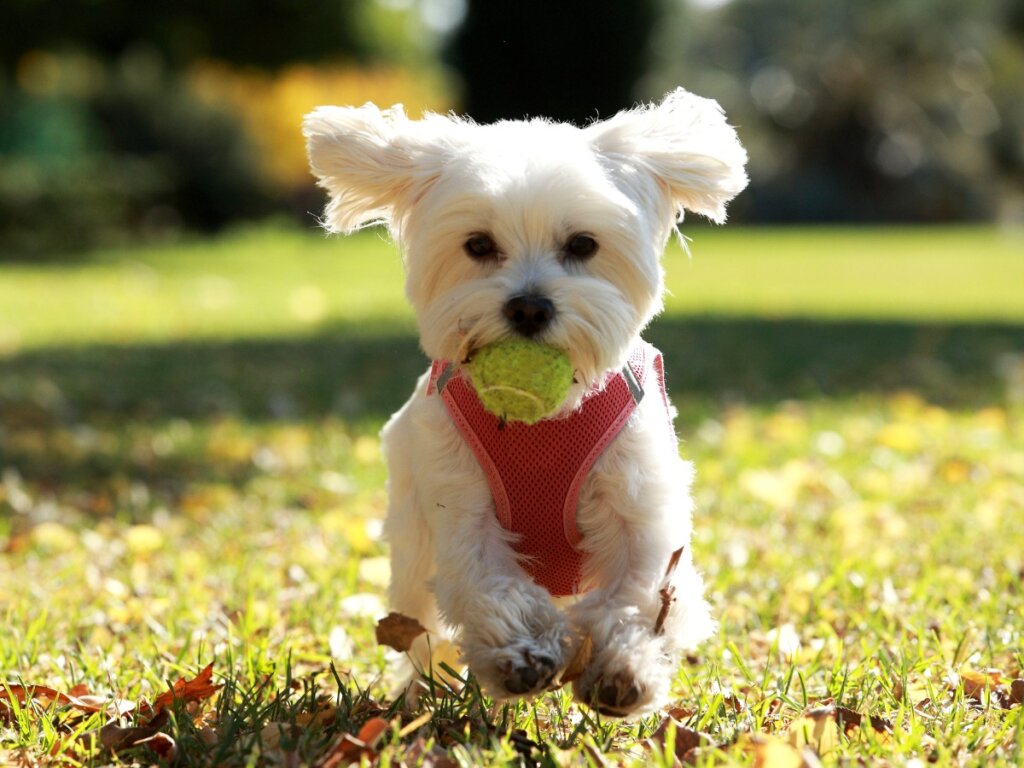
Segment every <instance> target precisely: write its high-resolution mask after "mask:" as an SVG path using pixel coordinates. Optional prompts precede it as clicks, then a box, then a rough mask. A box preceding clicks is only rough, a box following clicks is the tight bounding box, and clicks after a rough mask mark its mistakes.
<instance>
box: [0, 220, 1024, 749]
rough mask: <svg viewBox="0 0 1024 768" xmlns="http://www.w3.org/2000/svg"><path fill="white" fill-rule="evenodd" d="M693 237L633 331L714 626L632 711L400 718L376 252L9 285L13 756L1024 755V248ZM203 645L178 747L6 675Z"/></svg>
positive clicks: (146, 676) (4, 570)
mask: <svg viewBox="0 0 1024 768" xmlns="http://www.w3.org/2000/svg"><path fill="white" fill-rule="evenodd" d="M694 241H695V242H694V244H693V251H694V256H693V258H692V260H687V259H686V257H685V256H684V255H683V254H682V253H681V252H680V251H678V250H675V249H673V250H671V251H670V253H669V255H668V258H667V264H666V267H667V270H668V275H669V284H670V287H671V289H672V291H673V296H672V297H671V298H670V300H669V302H668V311H667V312H666V314H665V315H664V316H663V317H662V318H661V319H660V320H659V321H658V322H657V323H656V324H655V326H654V327H652V329H651V331H650V334H649V335H650V337H651V339H652V340H653V341H655V342H656V343H657V344H658V345H659V346H660V347H661V348H662V349H663V350H664V351H665V352H666V358H667V363H668V366H669V368H668V378H669V383H670V387H671V389H672V390H673V397H674V399H675V401H676V403H677V405H678V406H679V408H680V418H679V420H678V422H677V427H678V430H679V433H680V435H681V437H682V440H683V443H682V450H683V452H684V453H685V455H686V456H687V457H689V458H691V459H693V460H694V461H695V462H696V464H697V467H698V484H697V487H696V497H697V509H698V512H697V518H696V521H695V528H696V539H695V542H694V551H695V559H696V560H697V562H698V563H699V564H700V565H701V566H702V568H703V569H704V571H705V573H706V576H707V580H708V583H709V592H710V598H711V600H712V603H713V605H714V608H715V613H716V615H717V617H718V619H719V621H720V630H719V633H718V634H717V636H716V637H715V638H713V639H712V640H711V641H710V642H708V643H707V644H705V645H704V646H703V647H702V648H700V649H699V651H698V652H697V654H696V655H695V656H693V657H692V658H690V659H688V660H687V661H686V663H685V664H684V665H683V667H682V668H681V669H680V671H679V674H678V677H677V679H676V681H675V687H674V694H675V697H676V699H677V700H676V702H675V708H674V709H673V710H672V711H671V712H664V713H659V714H657V715H654V716H651V717H648V718H646V719H644V720H642V721H640V722H638V723H632V724H622V723H615V722H610V721H605V720H602V719H601V718H598V717H596V716H595V715H593V714H592V713H590V712H588V711H587V710H585V709H580V708H578V707H575V706H574V705H572V704H571V702H570V701H569V698H568V696H567V694H566V693H565V692H557V693H553V694H549V695H547V696H545V697H542V698H541V699H539V700H537V701H536V702H533V703H531V704H519V705H515V706H504V707H500V706H499V707H494V706H492V705H491V704H490V702H488V701H486V700H484V699H483V698H482V697H481V696H480V695H479V693H478V692H477V691H476V690H475V689H474V688H473V686H472V684H470V685H469V686H468V687H467V688H466V689H465V690H464V691H463V692H460V693H454V692H451V693H449V695H447V696H441V697H440V698H439V699H438V700H437V701H435V702H433V703H432V705H431V706H430V707H429V708H428V710H427V711H426V717H425V718H424V717H420V718H418V719H417V714H418V713H414V714H413V715H402V714H400V713H399V712H398V711H397V710H395V709H394V707H393V706H392V703H391V702H389V701H387V700H386V698H385V694H384V686H383V681H382V674H383V670H384V661H385V655H384V653H383V651H382V650H381V649H380V648H379V647H378V646H377V645H376V643H375V642H374V639H373V626H374V622H375V620H376V619H377V618H378V617H379V615H381V613H382V612H383V611H384V606H383V603H382V595H383V588H384V585H385V583H386V579H387V567H386V560H384V559H383V558H384V555H385V549H384V547H383V545H382V543H381V541H380V536H379V531H380V519H381V515H382V514H383V509H384V504H385V499H384V496H383V481H384V471H383V467H382V466H381V463H380V459H379V456H378V450H377V449H378V445H377V439H376V431H377V429H378V428H379V426H380V424H381V423H382V421H383V419H384V418H386V416H387V414H388V413H389V412H390V411H391V410H392V409H393V408H395V407H396V406H397V405H398V404H399V403H400V402H401V401H402V399H403V398H404V396H405V394H406V393H407V391H408V389H409V387H410V386H411V383H412V380H413V377H414V376H415V375H416V373H417V372H418V371H419V370H420V369H421V368H422V366H423V363H424V361H423V359H422V357H421V356H420V355H419V353H418V352H417V350H416V342H415V337H414V335H413V331H412V321H411V318H410V315H409V313H408V311H407V310H406V308H405V305H404V303H403V300H402V296H401V294H402V289H401V268H400V263H399V261H398V258H397V256H395V255H394V254H393V253H392V252H391V251H390V250H389V249H388V247H387V246H386V245H385V244H383V243H382V242H380V240H379V239H378V238H376V237H375V236H374V235H373V234H367V235H364V236H360V237H357V238H353V239H349V240H324V239H322V238H321V237H320V236H319V235H318V234H316V233H297V232H292V231H287V230H281V229H273V228H270V229H258V230H248V231H243V232H239V233H235V234H233V235H230V236H226V237H224V238H221V239H219V240H216V241H213V242H197V243H192V244H186V245H182V246H177V247H174V248H166V249H150V250H139V251H129V252H119V253H108V254H97V255H96V257H95V258H94V259H92V260H90V261H88V262H84V263H76V264H62V265H46V266H35V265H5V266H2V267H0V349H2V350H3V354H2V356H0V550H2V555H0V762H21V763H23V764H36V763H43V762H47V761H57V762H62V761H63V762H67V763H74V762H79V763H85V764H89V765H97V764H106V763H124V762H127V763H133V762H134V763H142V764H148V763H150V762H154V761H162V762H165V763H170V762H174V763H176V764H180V765H212V764H218V765H277V764H286V765H294V764H316V763H317V762H318V761H320V762H323V761H325V760H330V759H333V760H334V761H335V763H334V764H338V763H340V762H343V761H345V760H351V759H355V760H357V761H358V760H359V759H360V756H362V759H363V760H365V761H369V762H379V763H380V764H382V765H383V764H397V763H399V762H402V761H404V762H406V763H409V764H424V765H450V764H453V763H452V762H451V761H454V763H455V764H463V765H472V764H499V763H508V762H519V763H526V764H542V765H594V764H598V765H603V764H609V763H611V764H634V763H635V764H666V765H668V764H671V763H672V755H673V753H674V752H675V751H678V752H679V754H682V753H683V752H684V751H685V747H686V746H688V745H689V742H688V741H687V739H691V738H695V737H694V736H693V733H692V732H693V731H697V732H700V733H703V734H706V735H707V739H708V740H707V741H706V742H705V746H703V747H702V748H700V749H699V750H697V751H696V752H690V753H689V754H688V757H689V759H691V760H694V761H695V762H697V763H698V764H700V765H733V764H750V765H755V764H756V765H767V766H772V765H795V764H799V761H800V759H806V760H808V761H812V762H810V763H809V764H813V760H820V761H821V762H822V763H824V764H826V765H833V764H852V763H854V762H861V763H865V764H869V765H886V764H915V763H914V762H913V761H920V763H926V762H934V763H936V764H938V765H1017V764H1021V763H1022V762H1024V715H1022V705H1021V703H1020V696H1021V695H1022V692H1021V688H1022V687H1024V683H1015V682H1014V681H1017V680H1020V679H1021V678H1022V677H1024V672H1022V667H1024V652H1022V650H1021V649H1022V648H1024V638H1022V634H1024V599H1022V590H1024V554H1022V549H1021V546H1020V542H1022V541H1024V301H1022V300H1021V298H1020V291H1019V286H1020V285H1024V257H1022V254H1024V249H1022V248H1021V240H1020V237H1019V236H1014V235H1011V234H1006V233H999V232H996V231H994V230H984V229H978V230H975V229H952V230H894V231H884V230H863V231H858V230H849V231H845V230H834V231H833V230H822V231H815V230H778V231H777V230H764V231H757V230H730V229H723V230H697V231H696V232H695V233H694ZM211 663H212V664H213V675H214V682H216V683H218V684H222V685H223V686H224V687H223V688H222V689H221V690H220V691H219V692H218V693H217V694H216V695H215V696H213V697H212V699H210V700H207V701H188V700H187V697H181V698H179V700H178V701H177V702H176V703H175V704H174V705H173V706H171V707H169V709H168V710H167V711H166V712H165V713H164V714H163V715H161V716H160V717H162V718H163V719H162V721H160V722H159V728H160V731H161V732H162V733H166V734H168V735H169V736H171V737H172V738H173V740H174V748H173V752H172V751H168V750H167V749H165V748H164V747H161V746H160V745H161V744H163V743H164V742H159V741H157V742H147V743H151V744H152V747H147V746H144V745H140V746H136V747H129V746H128V744H127V743H125V744H121V745H117V744H112V743H111V742H109V740H108V742H107V743H106V744H105V745H104V744H97V743H95V742H94V741H90V739H89V738H86V735H87V734H90V733H91V734H94V735H97V736H98V735H99V734H101V733H102V734H104V735H107V734H109V733H110V731H109V730H108V731H101V730H100V729H101V728H102V726H103V725H104V724H105V723H106V722H107V721H108V719H109V717H110V716H109V713H108V712H106V711H101V712H91V713H90V712H86V711H83V710H82V708H81V707H76V706H75V705H73V704H69V703H68V702H66V701H64V702H63V703H62V701H61V700H58V699H56V698H55V697H53V696H49V697H48V696H46V695H43V693H42V692H41V689H37V696H36V697H35V698H34V699H31V700H28V701H26V702H25V703H23V704H19V703H17V701H18V697H16V696H15V697H13V700H12V698H11V696H9V695H8V696H6V697H5V694H4V693H2V691H4V690H5V688H4V687H3V686H4V685H5V684H6V686H7V687H8V688H7V689H6V690H9V691H10V692H11V693H13V691H14V689H13V688H12V686H16V685H19V684H22V683H24V684H31V685H37V686H48V687H49V688H52V689H56V690H59V691H61V692H64V693H68V692H71V691H73V690H76V686H79V688H77V691H78V694H76V695H82V693H83V692H87V693H90V694H96V695H100V696H104V697H116V699H117V700H119V701H123V702H128V703H130V704H136V703H137V702H140V701H149V702H153V701H154V700H156V699H157V697H158V696H159V694H160V693H161V692H162V691H165V690H166V689H167V687H168V683H169V681H174V680H179V679H192V678H195V676H196V675H197V673H198V672H199V671H200V670H201V669H202V668H204V667H206V666H207V665H208V664H211ZM4 701H7V702H8V703H7V704H4V703H3V702H4ZM830 706H831V707H833V708H835V707H839V708H842V707H845V708H847V709H846V710H843V709H827V708H828V707H830ZM822 708H825V709H824V710H823V709H822ZM850 710H852V711H855V712H857V713H859V714H861V715H863V716H864V717H865V720H864V721H863V723H862V724H861V725H860V726H859V727H853V726H852V725H850V723H851V715H850V714H849V711H850ZM823 712H824V714H823ZM836 712H839V713H840V716H842V714H843V713H844V712H845V713H846V715H845V720H844V721H843V722H844V724H845V727H840V726H839V725H838V723H837V720H836V714H835V713H836ZM869 716H874V717H876V718H881V719H882V720H884V723H883V722H882V721H881V720H879V721H877V722H876V725H877V726H878V729H876V728H875V727H872V726H871V724H870V721H869V720H868V719H867V718H868V717H869ZM149 717H150V716H149V715H147V714H145V710H144V708H143V707H140V706H136V707H135V709H134V710H132V711H131V712H129V713H128V714H127V715H126V716H125V717H124V719H123V720H122V721H121V724H122V725H123V726H125V727H130V726H144V725H146V721H147V718H149ZM666 719H668V721H670V722H671V723H672V725H671V726H666V728H662V729H660V732H659V727H660V726H661V725H662V724H663V723H665V722H666ZM675 723H678V726H677V725H675ZM847 727H848V728H849V729H848V730H847ZM375 728H376V729H380V732H379V733H377V732H376V731H375V730H374V729H375ZM360 732H363V735H364V736H366V737H367V739H369V740H370V741H371V742H373V743H372V744H371V745H370V746H367V747H366V748H365V749H363V748H362V747H360V746H359V745H358V744H356V745H353V744H354V742H352V740H351V737H352V736H353V735H355V736H358V735H359V734H360ZM346 738H348V739H349V740H348V741H345V739H346ZM805 749H811V750H812V751H814V752H816V754H817V756H816V757H815V756H811V755H809V754H808V753H806V752H801V750H805ZM446 761H447V762H446ZM794 761H795V762H794ZM327 764H330V763H327Z"/></svg>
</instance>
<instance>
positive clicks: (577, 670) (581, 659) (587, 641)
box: [561, 635, 594, 685]
mask: <svg viewBox="0 0 1024 768" xmlns="http://www.w3.org/2000/svg"><path fill="white" fill-rule="evenodd" d="M593 656H594V638H592V637H591V636H590V635H587V636H586V637H584V638H583V640H582V641H581V642H580V644H579V647H578V648H576V653H574V654H573V657H572V660H571V661H570V662H569V665H568V666H567V667H566V668H565V671H564V672H563V673H562V677H561V683H562V685H568V684H569V683H571V682H574V681H576V680H579V679H580V677H581V676H582V675H583V672H584V670H586V668H587V665H589V664H590V660H591V658H593Z"/></svg>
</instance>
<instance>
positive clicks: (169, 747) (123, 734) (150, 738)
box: [85, 723, 177, 760]
mask: <svg viewBox="0 0 1024 768" xmlns="http://www.w3.org/2000/svg"><path fill="white" fill-rule="evenodd" d="M93 735H95V736H96V737H97V738H98V740H99V745H100V747H102V748H103V749H104V750H106V751H108V752H123V751H125V750H128V749H135V748H136V747H147V748H148V749H150V750H152V751H153V752H155V753H156V754H158V755H160V757H162V758H164V759H166V760H173V759H174V757H175V755H176V754H177V744H176V743H175V741H174V739H173V738H172V737H171V736H169V735H168V734H166V733H164V732H163V731H161V730H159V729H158V728H155V727H153V726H139V727H134V728H122V727H121V726H119V725H117V724H116V723H107V725H104V726H103V727H102V728H100V729H99V731H94V732H93V733H92V734H85V736H86V737H91V736H93Z"/></svg>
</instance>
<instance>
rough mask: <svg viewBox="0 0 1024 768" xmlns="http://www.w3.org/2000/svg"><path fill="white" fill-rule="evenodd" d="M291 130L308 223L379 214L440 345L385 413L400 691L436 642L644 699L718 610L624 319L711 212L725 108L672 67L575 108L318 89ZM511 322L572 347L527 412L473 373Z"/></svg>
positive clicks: (652, 392)
mask: <svg viewBox="0 0 1024 768" xmlns="http://www.w3.org/2000/svg"><path fill="white" fill-rule="evenodd" d="M304 133H305V136H306V139H307V142H308V149H309V158H310V164H311V166H312V169H313V173H314V174H315V175H316V176H317V178H318V179H319V181H320V184H321V185H322V186H323V187H324V188H325V189H326V190H327V192H328V193H329V196H330V200H329V203H328V205H327V208H326V213H325V216H324V224H325V225H326V227H327V228H328V229H330V230H332V231H338V232H351V231H353V230H356V229H359V228H360V227H364V226H368V225H371V224H376V223H384V224H386V225H387V226H388V228H389V229H390V232H391V233H392V236H393V237H394V239H395V241H396V242H397V243H398V244H399V245H400V247H401V249H402V253H403V256H404V262H405V268H406V275H407V279H406V293H407V295H408V297H409V301H410V302H411V304H412V306H413V308H414V310H415V315H416V321H417V325H418V328H419V335H420V343H421V345H422V347H423V350H424V351H425V352H426V354H427V355H428V356H429V357H430V358H431V360H433V361H435V362H434V364H433V365H432V366H431V369H430V371H428V372H426V373H425V374H424V376H423V377H422V378H421V380H420V381H419V382H418V384H417V385H416V389H415V391H414V393H413V395H412V397H411V398H410V399H409V401H408V402H407V403H406V404H405V405H404V406H403V407H402V409H401V410H399V411H398V413H396V414H395V415H394V416H393V417H392V418H391V420H390V421H389V422H388V424H387V426H386V427H385V428H384V431H383V435H382V445H383V448H384V453H385V457H386V461H387V466H388V473H389V480H388V486H389V497H390V501H389V508H388V514H387V519H386V521H385V529H384V530H385V534H386V537H387V539H388V541H389V543H390V547H391V585H390V588H389V599H390V605H391V609H392V610H394V611H396V612H399V613H401V614H405V615H406V616H409V617H413V618H415V619H417V620H418V621H419V622H420V623H421V624H422V625H423V626H424V627H426V628H427V629H428V633H427V634H425V635H421V636H420V637H419V638H418V639H417V640H416V641H415V642H414V644H413V646H412V648H411V650H410V651H409V653H408V654H407V656H406V659H405V661H404V665H405V669H404V670H403V672H402V674H403V675H404V677H403V684H402V689H403V690H404V691H405V692H406V695H407V696H408V697H409V698H410V699H414V698H415V696H416V693H417V690H418V687H419V686H421V685H423V684H424V682H423V679H424V676H428V677H429V675H431V674H433V675H434V676H438V675H441V674H442V673H441V671H440V670H441V667H442V666H444V665H441V664H440V662H441V661H445V662H446V664H447V665H449V666H451V665H455V664H465V665H467V666H468V667H469V670H470V671H472V673H473V674H474V675H475V676H476V679H477V680H478V681H479V683H480V684H481V686H482V687H483V689H484V690H485V691H486V692H487V693H489V694H490V695H491V696H493V697H495V698H497V699H512V698H518V697H524V696H532V695H536V694H538V693H540V692H542V691H544V690H546V689H549V688H551V687H554V686H558V685H561V684H565V683H567V682H571V684H572V686H573V694H574V696H575V698H576V699H577V700H579V701H581V702H583V703H585V704H587V705H589V706H591V707H593V708H595V709H597V710H598V711H600V712H602V713H604V714H607V715H611V716H618V717H626V716H633V715H638V714H643V713H645V712H649V711H651V710H653V709H655V708H657V707H659V706H661V705H662V704H664V703H665V701H666V699H667V698H668V695H669V688H670V685H671V683H672V680H673V678H674V676H675V673H676V668H677V664H678V661H679V657H680V655H681V653H682V652H683V651H684V650H685V649H688V648H691V647H693V646H694V645H695V644H697V643H698V642H700V641H701V640H703V639H705V638H706V637H707V636H708V635H709V634H710V633H711V632H712V631H713V630H714V623H713V621H712V620H711V618H710V616H709V611H708V605H707V603H706V602H705V600H704V597H703V583H702V580H701V577H700V575H699V574H698V573H697V571H696V570H695V569H694V566H693V564H692V560H691V556H690V549H689V544H690V531H691V508H692V503H691V500H690V493H689V492H690V483H691V480H692V478H693V469H692V466H691V465H690V464H689V463H688V462H685V461H683V460H682V459H681V458H680V457H679V452H678V449H677V443H676V436H675V431H674V428H673V425H672V419H673V416H674V409H673V408H672V406H671V404H670V403H669V400H668V397H667V395H666V392H665V383H664V377H663V369H662V364H661V356H660V354H659V353H658V351H657V350H656V349H654V348H653V347H651V346H650V345H648V344H647V343H646V342H644V341H643V340H642V339H641V338H640V333H641V331H642V330H643V329H644V327H645V326H646V325H647V324H648V323H649V322H650V320H651V318H653V317H654V316H655V315H656V314H657V313H658V311H659V310H660V309H661V306H662V294H663V292H664V283H663V273H662V268H661V264H660V257H661V254H662V251H663V249H664V247H665V245H666V242H667V240H668V238H669V235H670V234H671V233H672V232H673V231H674V229H675V226H676V223H677V222H678V221H681V220H682V217H683V212H684V210H689V211H693V212H695V213H697V214H701V215H703V216H706V217H707V218H709V219H711V220H712V221H715V222H722V221H724V219H725V208H726V203H728V202H729V201H730V200H731V199H732V198H733V197H734V196H735V195H736V194H738V193H739V192H740V191H741V190H742V189H743V188H744V187H745V186H746V183H747V177H746V174H745V172H744V165H745V163H746V153H745V151H744V149H743V147H742V146H741V145H740V142H739V140H738V138H737V136H736V132H735V131H734V130H733V128H732V127H731V126H730V125H729V124H728V123H727V122H726V120H725V116H724V115H723V113H722V110H721V109H720V108H719V106H718V104H716V103H715V102H714V101H711V100H708V99H703V98H700V97H698V96H695V95H693V94H690V93H688V92H686V91H684V90H682V89H679V90H676V91H674V92H672V93H670V94H668V95H667V96H666V97H665V98H664V100H662V101H661V103H659V104H651V105H647V106H643V107H640V108H637V109H632V110H628V111H623V112H620V113H618V114H616V115H615V116H613V117H611V118H609V119H607V120H603V121H600V122H595V123H593V124H591V125H588V126H587V127H585V128H578V127H575V126H572V125H567V124H560V123H553V122H550V121H547V120H539V119H535V120H526V121H505V122H498V123H494V124H490V125H477V124H475V123H473V122H472V121H470V120H468V119H462V118H459V117H455V116H442V115H436V114H428V115H426V116H425V117H424V118H423V119H421V120H410V119H408V118H407V117H406V116H405V114H404V112H403V111H402V108H401V107H400V106H396V107H392V108H390V109H385V110H381V109H378V108H377V107H376V106H374V105H372V104H367V105H365V106H362V107H321V108H319V109H317V110H315V111H314V112H312V113H311V114H310V115H308V116H307V118H306V120H305V126H304ZM513 337H522V338H527V339H530V340H533V341H538V342H541V343H543V344H546V345H550V346H551V347H555V348H557V349H560V350H563V351H564V352H565V353H567V354H568V357H569V362H570V364H571V366H572V369H573V381H572V384H571V386H570V388H569V390H568V393H567V395H566V396H565V398H564V401H563V402H562V403H561V405H560V407H558V408H557V409H556V410H555V411H554V412H553V413H552V414H550V416H548V417H547V418H544V419H542V420H541V421H538V422H537V423H535V424H532V425H527V424H524V423H514V422H510V423H506V422H505V420H503V419H501V418H499V417H497V416H492V415H490V414H488V413H486V412H485V411H483V410H482V409H481V408H480V403H479V400H478V399H477V398H476V396H475V395H474V392H473V389H472V387H471V386H469V384H467V381H468V376H467V375H466V373H465V370H464V368H465V365H466V364H467V363H468V362H469V361H471V360H472V359H473V355H474V352H475V351H476V350H479V349H481V348H482V347H484V346H487V345H490V344H493V343H495V342H499V341H503V340H507V339H509V338H513Z"/></svg>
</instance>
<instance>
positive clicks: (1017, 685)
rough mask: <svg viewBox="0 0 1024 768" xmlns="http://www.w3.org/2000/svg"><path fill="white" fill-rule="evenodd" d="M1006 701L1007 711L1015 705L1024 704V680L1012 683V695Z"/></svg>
mask: <svg viewBox="0 0 1024 768" xmlns="http://www.w3.org/2000/svg"><path fill="white" fill-rule="evenodd" d="M1006 701H1007V709H1009V708H1010V707H1012V706H1014V705H1015V704H1024V680H1022V679H1020V678H1018V679H1016V680H1014V681H1013V682H1012V683H1010V695H1009V696H1008V697H1007V700H1006Z"/></svg>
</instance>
